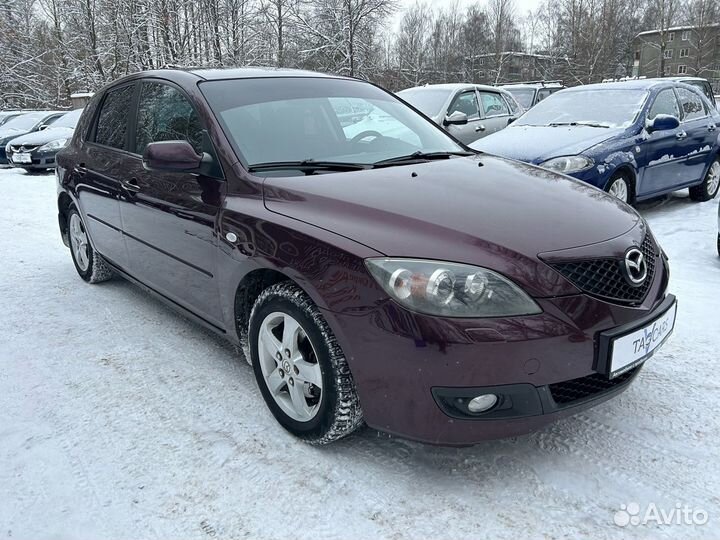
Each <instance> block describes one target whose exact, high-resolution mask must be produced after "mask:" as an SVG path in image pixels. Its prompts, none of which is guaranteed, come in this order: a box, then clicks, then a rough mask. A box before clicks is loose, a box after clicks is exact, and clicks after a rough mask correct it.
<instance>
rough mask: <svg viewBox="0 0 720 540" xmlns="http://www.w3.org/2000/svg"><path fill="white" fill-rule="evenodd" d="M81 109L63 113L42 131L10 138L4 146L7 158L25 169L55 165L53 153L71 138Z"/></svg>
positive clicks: (42, 168) (40, 168)
mask: <svg viewBox="0 0 720 540" xmlns="http://www.w3.org/2000/svg"><path fill="white" fill-rule="evenodd" d="M82 111H83V110H82V109H75V110H74V111H70V112H69V113H66V114H64V115H63V116H61V117H60V118H58V119H57V120H56V121H55V122H53V123H52V124H50V125H49V126H48V127H47V128H46V129H43V130H42V131H35V132H33V133H28V134H26V135H22V136H20V137H17V138H15V139H12V140H10V142H8V143H7V145H6V146H5V154H6V155H7V160H8V161H9V162H10V163H12V164H13V165H15V166H16V167H22V168H23V169H26V170H45V169H50V168H53V167H55V154H57V153H58V151H59V150H60V149H61V148H63V147H64V146H65V145H66V144H67V143H68V141H69V140H70V139H71V138H72V135H73V131H75V125H76V124H77V122H78V120H79V119H80V115H81V114H82Z"/></svg>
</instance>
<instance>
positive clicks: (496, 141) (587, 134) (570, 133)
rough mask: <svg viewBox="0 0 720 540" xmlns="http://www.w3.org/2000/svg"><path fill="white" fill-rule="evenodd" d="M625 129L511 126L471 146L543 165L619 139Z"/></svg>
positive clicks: (490, 152)
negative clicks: (559, 157)
mask: <svg viewBox="0 0 720 540" xmlns="http://www.w3.org/2000/svg"><path fill="white" fill-rule="evenodd" d="M624 131H625V129H624V128H594V127H589V126H558V127H549V126H518V125H514V126H509V127H507V128H506V129H503V130H502V131H498V132H496V133H493V134H492V135H488V136H487V137H484V138H482V139H480V140H478V141H476V142H474V143H472V144H471V145H470V146H471V147H472V148H475V149H476V150H482V151H483V152H487V153H489V154H495V155H498V156H503V157H507V158H512V159H519V160H520V161H526V162H528V163H535V164H538V163H542V162H543V161H546V160H548V159H551V158H554V157H558V156H573V155H576V154H580V153H582V152H583V151H585V150H587V149H588V148H591V147H593V146H595V145H596V144H600V143H601V142H604V141H607V140H608V139H611V138H613V137H617V136H618V135H620V134H621V133H623V132H624Z"/></svg>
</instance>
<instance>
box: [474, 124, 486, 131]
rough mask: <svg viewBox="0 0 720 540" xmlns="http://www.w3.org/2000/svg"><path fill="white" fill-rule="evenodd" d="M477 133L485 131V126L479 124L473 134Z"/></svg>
mask: <svg viewBox="0 0 720 540" xmlns="http://www.w3.org/2000/svg"><path fill="white" fill-rule="evenodd" d="M478 131H485V126H483V125H482V124H480V125H479V126H477V127H475V133H477V132H478Z"/></svg>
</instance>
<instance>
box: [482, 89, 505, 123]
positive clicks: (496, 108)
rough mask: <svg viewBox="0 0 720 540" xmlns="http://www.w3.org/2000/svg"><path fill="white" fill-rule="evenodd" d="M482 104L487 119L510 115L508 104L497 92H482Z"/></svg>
mask: <svg viewBox="0 0 720 540" xmlns="http://www.w3.org/2000/svg"><path fill="white" fill-rule="evenodd" d="M480 102H481V103H482V108H483V113H484V115H485V118H490V117H493V116H507V115H508V114H510V111H509V110H508V106H507V103H505V100H504V99H503V98H502V96H501V95H500V94H496V93H495V92H480Z"/></svg>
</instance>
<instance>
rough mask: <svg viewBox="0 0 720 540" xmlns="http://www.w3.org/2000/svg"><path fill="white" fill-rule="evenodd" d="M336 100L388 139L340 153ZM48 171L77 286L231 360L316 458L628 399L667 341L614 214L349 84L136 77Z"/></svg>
mask: <svg viewBox="0 0 720 540" xmlns="http://www.w3.org/2000/svg"><path fill="white" fill-rule="evenodd" d="M347 100H352V101H353V102H354V103H355V105H358V103H359V102H364V103H365V105H364V106H363V107H358V109H364V110H371V109H375V108H377V109H379V110H381V111H383V112H384V114H386V115H387V116H388V117H390V118H392V119H393V120H394V121H393V122H387V123H378V129H383V128H382V126H384V125H388V126H389V128H388V133H390V134H393V135H386V134H385V133H383V132H382V131H374V132H371V133H368V132H360V133H357V134H354V135H347V131H346V130H347V129H348V128H350V127H352V125H353V124H349V125H348V126H347V127H345V128H343V126H342V124H343V120H342V115H345V114H347ZM341 111H344V112H341ZM397 124H401V125H403V126H405V131H403V132H400V133H401V134H400V135H399V136H396V135H394V134H397V133H398V130H397ZM353 133H354V132H353ZM399 137H402V138H399ZM57 160H58V167H57V169H56V171H57V176H58V182H59V192H58V201H57V202H58V211H59V225H60V231H61V233H62V238H63V241H64V242H65V244H66V245H67V246H69V248H70V253H71V255H72V260H73V262H74V265H75V268H76V270H77V272H78V273H79V275H80V276H81V277H82V279H84V280H85V281H87V282H90V283H97V282H100V281H104V280H106V279H108V278H110V277H111V276H112V275H113V274H118V275H121V276H124V277H126V278H128V279H130V280H131V281H133V282H135V283H138V284H140V285H141V286H142V287H144V288H145V289H146V290H147V291H150V292H151V293H153V294H155V295H156V296H157V297H158V298H160V299H162V300H163V301H165V302H166V303H167V304H169V305H171V306H173V307H174V308H176V309H178V310H179V311H181V312H182V313H184V314H186V315H187V316H189V317H191V318H192V319H193V320H195V321H197V322H199V323H200V324H202V325H204V326H205V327H207V328H209V329H212V330H214V331H215V332H217V333H219V334H221V335H223V336H225V337H226V338H227V339H229V340H231V341H233V342H235V343H238V344H240V345H241V346H242V348H243V350H244V351H245V356H246V358H247V359H249V361H250V362H251V363H252V366H253V370H254V373H255V376H256V378H257V382H258V385H259V387H260V391H261V393H262V395H263V397H264V399H265V401H266V403H267V405H268V407H269V409H270V410H271V411H272V413H273V414H274V416H275V418H276V419H277V420H278V421H279V423H280V424H282V426H284V427H285V428H286V429H287V430H289V431H290V432H292V433H294V434H295V435H297V436H299V437H301V438H303V439H305V440H307V441H310V442H313V443H327V442H330V441H332V440H335V439H338V438H340V437H342V436H344V435H346V434H348V433H350V432H352V431H353V430H355V429H356V428H357V427H358V426H359V425H360V424H361V423H362V422H363V420H364V421H365V422H367V424H369V425H370V426H372V427H375V428H377V429H380V430H383V431H387V432H391V433H395V434H398V435H401V436H404V437H409V438H413V439H417V440H421V441H427V442H432V443H444V444H469V443H474V442H477V441H480V440H482V439H487V438H493V437H503V436H509V435H515V434H519V433H525V432H528V431H530V430H533V429H536V428H538V427H539V426H542V425H543V424H546V423H547V422H550V421H552V420H555V419H557V418H560V417H562V416H565V415H568V414H571V413H573V412H576V411H579V410H581V409H583V408H585V407H589V406H591V405H595V404H597V403H599V402H601V401H603V400H606V399H608V398H610V397H611V396H614V395H616V394H618V393H619V392H621V391H622V390H624V389H625V388H627V387H628V385H629V384H630V383H631V382H632V381H633V380H634V379H635V378H636V376H637V374H638V372H639V371H640V369H641V366H642V365H643V363H644V362H645V361H646V360H647V359H648V358H649V357H650V356H651V355H652V354H653V353H654V352H655V351H656V350H657V348H658V347H659V346H660V345H661V344H662V343H663V342H664V341H665V339H666V338H667V337H668V335H669V334H670V333H671V331H672V329H673V323H674V320H675V305H676V304H675V298H674V297H673V296H672V295H669V294H666V288H667V284H668V267H667V259H666V258H665V256H664V254H663V251H662V250H661V249H660V246H659V245H658V244H657V242H656V240H655V238H654V237H653V235H652V234H651V232H650V230H649V229H648V226H647V224H646V223H645V221H644V220H643V219H642V218H641V217H640V216H639V215H638V214H637V213H636V212H635V211H634V210H633V209H632V208H630V207H629V206H627V205H625V204H622V203H620V202H619V201H617V200H616V199H614V198H612V197H610V196H608V195H606V194H604V193H602V192H600V191H598V190H596V189H594V188H591V187H589V186H586V185H583V184H582V183H580V182H577V181H575V180H573V179H571V178H568V177H566V176H563V175H559V174H556V173H554V172H551V171H547V170H544V169H540V168H537V167H532V166H529V165H526V164H523V163H519V162H515V161H510V160H505V159H503V158H498V157H492V156H485V155H476V154H474V153H471V152H468V151H467V150H466V149H465V148H464V147H462V146H460V145H459V144H458V143H456V142H455V141H454V140H453V139H451V138H450V137H449V136H448V135H447V134H446V133H445V132H444V131H443V130H442V129H441V128H440V127H438V126H437V125H435V124H433V123H432V122H430V121H429V120H427V119H426V118H425V117H424V116H421V115H419V114H417V113H416V112H415V111H414V110H412V109H411V108H410V107H407V106H406V105H405V104H404V103H402V102H401V101H399V100H398V99H397V98H396V97H395V96H393V95H392V94H390V93H388V92H386V91H384V90H382V89H380V88H378V87H376V86H373V85H371V84H369V83H366V82H362V81H358V80H355V79H346V78H339V77H330V76H323V75H320V74H316V73H311V72H302V71H285V70H262V69H240V70H200V71H180V70H165V71H148V72H141V73H137V74H134V75H130V76H128V77H125V78H123V79H121V80H119V81H117V82H116V83H114V84H112V85H110V86H108V87H106V88H104V89H103V90H101V91H100V92H98V93H97V94H96V95H95V97H93V99H92V100H91V101H90V102H89V104H88V105H87V107H86V109H85V112H84V113H83V115H82V117H81V119H80V122H79V124H78V127H77V129H76V130H75V135H74V136H73V139H72V141H71V143H70V144H69V145H68V146H67V147H66V148H64V149H63V150H61V151H60V152H59V153H58V156H57ZM517 194H522V196H521V197H520V196H517ZM526 201H531V203H530V204H528V203H526ZM128 339H129V340H132V339H133V337H132V336H128ZM202 362H203V359H198V363H199V364H200V363H202ZM238 414H242V411H238Z"/></svg>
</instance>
